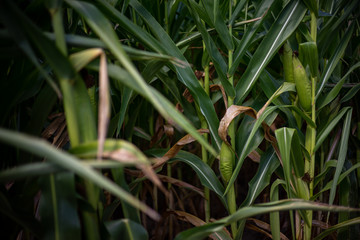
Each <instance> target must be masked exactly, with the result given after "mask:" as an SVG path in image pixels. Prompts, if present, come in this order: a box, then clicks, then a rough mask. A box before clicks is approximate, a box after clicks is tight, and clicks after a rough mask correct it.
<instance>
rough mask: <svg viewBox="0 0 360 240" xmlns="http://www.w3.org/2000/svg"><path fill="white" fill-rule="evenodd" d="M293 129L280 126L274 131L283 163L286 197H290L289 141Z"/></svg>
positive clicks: (290, 167) (290, 165)
mask: <svg viewBox="0 0 360 240" xmlns="http://www.w3.org/2000/svg"><path fill="white" fill-rule="evenodd" d="M295 131H296V130H295V129H291V128H286V127H284V128H280V129H277V130H276V131H275V136H276V140H277V141H278V146H279V150H280V154H281V159H282V163H283V171H284V175H285V181H286V188H287V194H288V197H289V198H291V197H292V194H291V185H292V180H293V178H292V163H291V145H292V144H291V143H292V138H293V136H294V134H295Z"/></svg>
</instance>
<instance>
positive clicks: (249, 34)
mask: <svg viewBox="0 0 360 240" xmlns="http://www.w3.org/2000/svg"><path fill="white" fill-rule="evenodd" d="M273 2H274V0H270V1H269V0H262V1H261V3H260V4H259V6H258V7H257V9H256V13H255V15H254V18H260V17H262V18H261V19H260V20H258V21H256V22H254V23H251V24H249V26H248V28H247V30H246V32H245V34H244V36H243V37H242V38H241V41H240V43H239V44H237V47H236V49H235V51H234V53H233V64H232V66H231V68H230V70H229V75H230V76H232V75H234V73H235V71H236V69H237V68H238V66H239V64H240V61H241V60H242V57H243V56H244V54H245V52H246V51H247V50H248V47H249V45H250V44H251V43H252V40H253V39H254V37H255V34H256V32H257V31H258V29H259V27H260V26H261V25H262V24H263V22H264V19H265V16H263V15H264V14H265V13H266V12H267V11H269V8H270V7H271V5H272V3H273ZM240 3H241V2H240ZM240 3H239V4H238V5H237V6H236V9H235V11H234V15H233V16H236V15H237V13H236V11H237V9H238V7H242V6H243V5H242V6H241V4H240ZM242 3H243V4H244V3H245V1H242ZM233 16H232V17H233ZM230 24H231V21H230Z"/></svg>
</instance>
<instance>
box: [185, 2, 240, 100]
mask: <svg viewBox="0 0 360 240" xmlns="http://www.w3.org/2000/svg"><path fill="white" fill-rule="evenodd" d="M189 3H190V6H189V7H190V9H191V10H192V11H190V12H192V15H193V18H194V20H195V22H196V26H197V29H198V30H199V32H200V33H201V36H202V38H203V41H204V43H205V46H206V51H207V53H208V54H209V56H210V58H211V59H212V61H213V63H214V66H215V68H216V72H217V74H218V75H219V77H220V80H221V84H222V85H223V87H224V89H225V91H226V94H227V95H228V96H231V97H234V96H235V90H234V87H233V86H232V85H231V84H230V82H229V81H228V79H227V77H226V72H227V65H226V63H225V60H224V59H223V57H222V56H221V54H220V52H219V51H218V47H217V46H216V45H215V43H214V41H213V40H212V38H211V36H210V34H209V33H208V32H207V31H206V28H205V26H204V24H203V23H202V22H201V20H200V18H199V16H198V15H196V13H195V11H194V10H193V7H192V1H190V2H189Z"/></svg>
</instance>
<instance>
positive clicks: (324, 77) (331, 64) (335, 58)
mask: <svg viewBox="0 0 360 240" xmlns="http://www.w3.org/2000/svg"><path fill="white" fill-rule="evenodd" d="M354 26H355V24H354V23H352V24H351V25H350V26H349V28H348V30H347V31H346V33H345V35H344V37H343V38H342V39H341V41H340V45H339V46H338V47H337V48H336V51H335V53H334V54H333V55H332V56H331V58H330V60H329V61H328V63H327V64H326V68H325V69H324V71H323V73H322V74H321V77H320V85H319V87H318V88H317V90H316V99H318V98H319V96H320V94H321V91H322V90H323V88H324V86H325V84H326V83H327V81H328V80H329V78H330V76H331V74H332V72H333V71H334V69H335V67H336V66H337V64H338V63H339V61H340V59H341V57H342V56H343V54H344V52H345V49H346V47H347V45H348V43H349V41H350V39H351V36H352V33H353V31H354V28H355V27H354Z"/></svg>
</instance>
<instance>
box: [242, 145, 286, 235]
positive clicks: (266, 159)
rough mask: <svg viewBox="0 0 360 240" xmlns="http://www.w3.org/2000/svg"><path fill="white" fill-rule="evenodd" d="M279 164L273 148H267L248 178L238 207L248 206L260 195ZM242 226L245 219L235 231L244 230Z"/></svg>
mask: <svg viewBox="0 0 360 240" xmlns="http://www.w3.org/2000/svg"><path fill="white" fill-rule="evenodd" d="M279 165H280V162H279V160H278V159H277V156H276V153H275V151H274V149H273V148H269V150H268V151H266V153H264V154H263V155H262V156H261V159H260V164H259V168H258V170H257V172H256V174H255V176H254V177H253V178H252V179H251V180H250V182H249V184H248V185H249V191H248V194H247V196H246V198H245V200H244V202H243V203H242V204H241V205H240V208H242V207H244V206H250V205H251V204H253V203H254V201H255V199H256V198H257V197H258V196H259V195H260V193H261V192H262V191H263V190H264V189H265V187H266V186H268V185H269V183H270V178H271V176H272V174H273V172H274V171H275V170H276V168H278V167H279ZM276 200H279V199H276ZM272 201H273V200H272ZM244 227H245V221H240V224H239V228H238V230H237V232H242V231H243V230H244Z"/></svg>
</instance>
